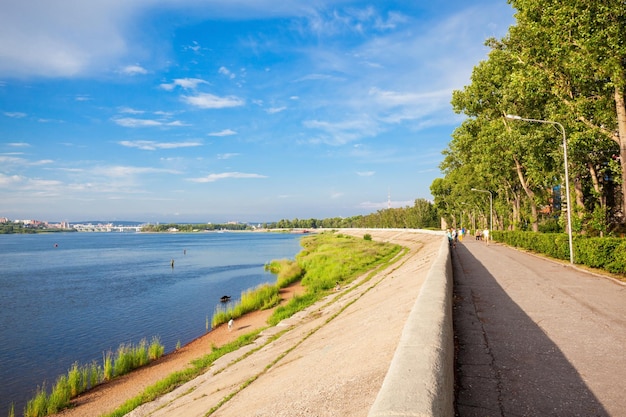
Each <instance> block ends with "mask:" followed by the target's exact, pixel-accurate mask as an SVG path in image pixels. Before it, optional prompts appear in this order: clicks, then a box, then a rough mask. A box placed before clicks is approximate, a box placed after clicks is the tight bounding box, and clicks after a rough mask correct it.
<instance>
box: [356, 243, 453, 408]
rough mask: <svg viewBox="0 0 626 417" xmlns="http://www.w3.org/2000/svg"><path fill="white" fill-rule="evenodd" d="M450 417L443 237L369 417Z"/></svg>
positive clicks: (448, 280) (447, 270)
mask: <svg viewBox="0 0 626 417" xmlns="http://www.w3.org/2000/svg"><path fill="white" fill-rule="evenodd" d="M391 416H393V417H409V416H410V417H416V416H424V417H426V416H432V417H435V416H436V417H453V416H454V333H453V329H452V262H451V258H450V249H449V246H448V239H447V237H443V239H442V242H441V247H440V249H439V254H438V256H437V259H436V260H435V261H434V262H433V264H432V266H431V269H430V271H429V272H428V276H427V277H426V281H425V282H424V284H423V285H422V289H421V291H420V293H419V295H418V297H417V300H416V302H415V305H414V306H413V308H412V309H411V313H410V315H409V318H408V320H407V322H406V324H405V326H404V329H403V330H402V336H401V337H400V343H399V344H398V347H397V348H396V352H395V353H394V357H393V360H392V361H391V365H390V366H389V370H388V371H387V375H386V376H385V380H384V381H383V385H382V387H381V389H380V391H379V393H378V396H377V397H376V400H375V402H374V405H373V406H372V408H371V409H370V412H369V414H368V417H391Z"/></svg>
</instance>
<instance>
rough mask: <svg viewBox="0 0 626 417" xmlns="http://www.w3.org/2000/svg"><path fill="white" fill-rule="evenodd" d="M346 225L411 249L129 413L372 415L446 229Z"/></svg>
mask: <svg viewBox="0 0 626 417" xmlns="http://www.w3.org/2000/svg"><path fill="white" fill-rule="evenodd" d="M342 232H343V233H346V234H348V233H350V234H356V235H359V236H362V235H363V233H370V234H372V235H373V236H374V238H375V239H380V240H386V241H391V242H395V243H400V244H402V245H403V246H406V247H408V248H409V249H410V253H409V254H408V255H406V256H405V257H404V258H402V259H401V260H400V261H398V262H396V263H395V264H393V265H391V266H389V267H388V268H387V269H385V270H384V271H380V272H378V273H377V274H376V275H374V276H372V277H369V278H368V276H364V277H362V279H361V280H357V281H355V282H353V283H352V284H350V285H349V286H348V287H346V288H342V289H341V290H340V291H339V292H337V293H335V294H332V295H330V296H328V297H327V298H326V299H325V300H323V301H322V302H320V303H318V304H316V305H315V306H312V307H311V308H309V309H307V310H306V311H303V312H301V313H299V314H297V315H296V316H294V317H292V318H291V319H289V320H285V321H284V322H282V323H281V324H279V325H278V326H276V327H273V328H270V329H268V330H266V331H264V332H263V335H262V337H260V338H259V339H258V340H257V342H256V343H255V344H254V345H253V346H250V347H247V348H245V349H241V350H239V351H237V352H234V353H232V354H230V355H227V356H225V357H223V358H221V359H220V360H219V361H217V362H216V363H215V364H214V366H213V367H212V368H211V369H210V370H209V371H208V372H207V373H205V374H204V375H203V376H201V377H199V378H197V379H196V380H194V381H191V382H190V383H188V384H186V385H184V386H182V387H180V388H179V389H178V390H176V391H174V392H172V393H171V394H169V395H167V396H165V397H163V398H161V399H159V400H158V401H155V402H153V403H150V404H146V405H144V406H142V407H140V408H139V409H137V410H135V411H134V412H133V413H131V415H132V416H185V417H188V416H204V415H206V414H207V413H208V412H210V411H211V410H213V409H216V411H215V412H214V413H213V415H215V416H272V417H275V416H342V417H343V416H367V414H368V412H369V410H370V408H371V407H372V404H373V403H374V400H375V399H376V396H377V395H378V392H379V390H380V388H381V385H382V382H383V379H384V378H385V375H386V374H387V371H388V369H389V366H390V363H391V361H392V358H393V356H394V352H395V350H396V347H397V346H398V343H399V340H400V338H401V334H402V331H403V328H404V326H405V323H406V322H407V318H408V317H409V313H410V312H411V310H412V308H413V306H414V304H415V300H416V299H417V298H418V295H419V293H420V290H421V288H422V284H423V282H424V280H425V279H426V276H427V274H428V271H429V270H430V267H431V264H432V263H433V260H434V259H436V258H437V256H438V255H439V253H440V249H441V247H442V245H441V242H442V239H443V237H442V235H441V234H424V233H415V232H410V231H398V230H394V231H389V230H388V231H369V230H368V231H348V230H345V231H342ZM283 332H284V333H283ZM274 335H279V336H280V337H278V338H277V339H275V340H272V337H273V336H274ZM246 353H249V354H248V355H245V354H246Z"/></svg>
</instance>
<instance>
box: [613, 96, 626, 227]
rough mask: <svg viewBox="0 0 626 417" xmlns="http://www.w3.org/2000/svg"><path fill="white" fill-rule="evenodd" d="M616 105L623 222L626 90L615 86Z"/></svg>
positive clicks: (625, 218) (625, 216) (625, 207)
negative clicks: (625, 97)
mask: <svg viewBox="0 0 626 417" xmlns="http://www.w3.org/2000/svg"><path fill="white" fill-rule="evenodd" d="M615 107H616V110H617V135H618V138H617V139H618V143H619V156H620V164H621V166H622V223H626V213H625V212H626V103H625V101H624V90H622V88H621V86H619V85H616V86H615Z"/></svg>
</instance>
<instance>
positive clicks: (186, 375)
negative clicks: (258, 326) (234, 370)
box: [104, 331, 259, 417]
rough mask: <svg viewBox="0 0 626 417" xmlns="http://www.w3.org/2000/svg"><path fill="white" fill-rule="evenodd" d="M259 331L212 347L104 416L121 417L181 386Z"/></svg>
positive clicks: (246, 343) (250, 340)
mask: <svg viewBox="0 0 626 417" xmlns="http://www.w3.org/2000/svg"><path fill="white" fill-rule="evenodd" d="M258 334H259V331H255V332H251V333H248V334H246V335H243V336H241V337H239V338H238V339H237V340H235V341H234V342H231V343H228V344H226V345H224V346H222V347H220V348H217V349H214V350H213V351H212V352H211V353H209V354H208V355H205V356H203V357H202V358H199V359H196V360H194V361H192V363H191V365H192V366H191V367H189V368H186V369H184V370H182V371H179V372H175V373H173V374H171V375H169V376H168V377H167V378H165V379H163V380H161V381H159V382H157V383H155V384H153V385H151V386H149V387H147V388H146V389H145V390H144V391H143V392H142V393H141V394H139V395H138V396H136V397H134V398H131V399H130V400H128V401H126V402H125V403H124V404H122V405H121V406H120V407H119V408H118V409H116V410H115V411H113V412H112V413H109V414H106V415H105V416H104V417H122V416H124V415H126V414H128V413H129V412H131V411H132V410H134V409H135V408H137V407H139V406H140V405H141V404H145V403H147V402H150V401H152V400H154V399H156V398H158V397H159V396H162V395H164V394H167V393H168V392H171V391H173V390H174V389H175V388H177V387H179V386H181V385H182V384H184V383H185V382H188V381H191V380H192V379H194V378H195V377H197V376H198V375H201V374H202V373H204V372H206V370H207V369H208V368H209V367H210V366H211V365H212V364H213V363H214V362H215V361H216V360H217V359H219V358H221V357H222V356H224V355H226V354H227V353H230V352H234V351H235V350H237V349H239V348H241V347H243V346H245V345H249V344H250V343H252V342H253V341H254V340H255V339H256V338H257V336H258Z"/></svg>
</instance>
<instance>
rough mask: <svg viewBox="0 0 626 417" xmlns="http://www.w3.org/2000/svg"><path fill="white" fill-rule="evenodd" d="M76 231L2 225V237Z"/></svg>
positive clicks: (0, 230) (13, 224)
mask: <svg viewBox="0 0 626 417" xmlns="http://www.w3.org/2000/svg"><path fill="white" fill-rule="evenodd" d="M75 231H76V230H74V229H57V228H50V227H47V226H45V225H25V224H23V223H14V222H11V223H0V235H10V234H25V233H54V232H75Z"/></svg>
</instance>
